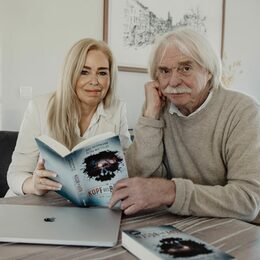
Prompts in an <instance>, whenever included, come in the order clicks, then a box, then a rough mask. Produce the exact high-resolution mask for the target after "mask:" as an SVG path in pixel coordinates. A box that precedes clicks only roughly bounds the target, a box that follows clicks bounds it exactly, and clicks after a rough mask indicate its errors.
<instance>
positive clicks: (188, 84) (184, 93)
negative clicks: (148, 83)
mask: <svg viewBox="0 0 260 260" xmlns="http://www.w3.org/2000/svg"><path fill="white" fill-rule="evenodd" d="M210 79H211V74H210V73H209V72H208V71H207V70H206V69H205V68H202V67H201V66H200V65H199V64H198V63H196V62H195V61H194V60H193V59H191V58H190V57H187V56H185V55H184V54H183V53H182V52H180V51H179V49H177V48H176V47H168V48H167V49H166V50H165V51H164V52H163V56H162V58H161V61H159V65H158V81H159V84H160V89H161V91H162V93H163V95H164V96H166V97H167V98H168V99H169V100H170V101H171V102H172V103H173V104H174V105H175V106H176V107H177V108H178V109H179V110H180V111H181V112H182V113H183V114H185V115H189V114H190V113H192V112H194V111H195V110H196V109H197V108H198V107H199V106H200V105H201V104H202V103H203V102H204V101H205V99H206V98H207V96H208V92H209V88H208V84H207V83H208V81H209V80H210Z"/></svg>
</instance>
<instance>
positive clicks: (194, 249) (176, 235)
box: [122, 225, 234, 260]
mask: <svg viewBox="0 0 260 260" xmlns="http://www.w3.org/2000/svg"><path fill="white" fill-rule="evenodd" d="M122 245H123V246H124V247H125V248H126V249H127V250H129V251H130V252H131V253H132V254H134V255H135V256H137V257H138V258H140V259H194V260H195V259H212V260H219V259H234V257H232V256H231V255H228V254H226V253H225V252H223V251H221V250H219V249H218V248H216V247H214V246H212V245H210V244H208V243H206V242H204V241H202V240H200V239H198V238H196V237H194V236H191V235H189V234H187V233H185V232H183V231H181V230H179V229H177V228H175V227H173V226H170V225H165V226H150V227H144V228H138V229H132V230H123V231H122Z"/></svg>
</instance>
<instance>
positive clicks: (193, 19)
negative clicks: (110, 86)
mask: <svg viewBox="0 0 260 260" xmlns="http://www.w3.org/2000/svg"><path fill="white" fill-rule="evenodd" d="M225 1H226V0H215V1H208V0H184V1H183V0H160V1H158V0H104V27H103V28H104V31H103V39H104V40H105V41H106V42H107V43H108V44H109V46H110V47H111V49H112V51H113V53H114V55H115V57H116V60H117V63H118V65H119V66H118V68H119V70H121V71H132V72H144V73H145V72H147V65H148V60H149V54H150V51H151V46H152V44H153V42H154V40H155V38H156V37H157V36H158V35H160V34H163V33H165V32H168V31H171V30H172V29H173V28H174V27H176V26H191V27H193V28H194V29H195V30H198V31H200V32H202V33H203V34H205V35H206V36H207V37H208V38H209V40H210V41H211V43H212V44H213V46H214V47H215V49H216V50H217V51H218V52H219V53H220V54H221V56H222V52H223V42H224V19H225Z"/></svg>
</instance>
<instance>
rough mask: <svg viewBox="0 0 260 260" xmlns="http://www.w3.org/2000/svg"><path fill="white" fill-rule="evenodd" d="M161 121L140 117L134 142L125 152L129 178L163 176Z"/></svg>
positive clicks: (164, 173)
mask: <svg viewBox="0 0 260 260" xmlns="http://www.w3.org/2000/svg"><path fill="white" fill-rule="evenodd" d="M163 127H164V122H163V121H162V120H155V119H150V118H146V117H143V116H141V117H140V118H139V120H138V123H137V125H136V128H135V132H134V141H133V143H132V144H131V145H130V147H129V149H128V150H127V152H126V161H127V168H128V172H129V176H130V177H133V176H143V177H150V176H158V177H159V176H160V177H162V176H165V175H166V170H165V167H164V165H163V152H164V151H163Z"/></svg>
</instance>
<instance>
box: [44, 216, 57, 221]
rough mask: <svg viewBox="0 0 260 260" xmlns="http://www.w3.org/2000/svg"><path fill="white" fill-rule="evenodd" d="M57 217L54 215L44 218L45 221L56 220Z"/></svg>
mask: <svg viewBox="0 0 260 260" xmlns="http://www.w3.org/2000/svg"><path fill="white" fill-rule="evenodd" d="M55 219H56V218H54V217H50V218H48V217H47V218H44V221H45V222H54V221H55Z"/></svg>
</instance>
